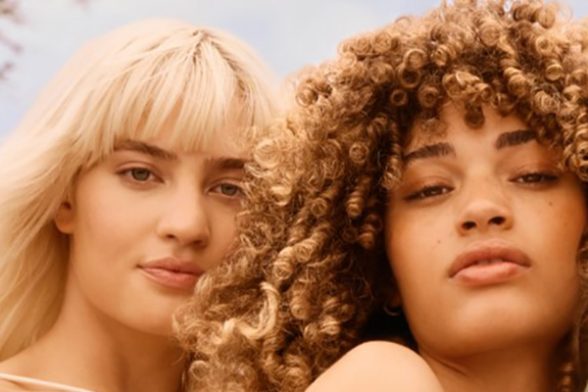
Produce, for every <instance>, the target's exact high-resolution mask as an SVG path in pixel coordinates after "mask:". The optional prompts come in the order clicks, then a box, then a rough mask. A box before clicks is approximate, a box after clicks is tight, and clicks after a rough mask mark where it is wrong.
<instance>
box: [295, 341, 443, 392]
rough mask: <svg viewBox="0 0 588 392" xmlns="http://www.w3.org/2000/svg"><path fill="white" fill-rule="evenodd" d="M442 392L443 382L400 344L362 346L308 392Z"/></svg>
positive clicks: (422, 360)
mask: <svg viewBox="0 0 588 392" xmlns="http://www.w3.org/2000/svg"><path fill="white" fill-rule="evenodd" d="M359 390H369V391H373V392H380V391H381V392H384V391H386V392H388V391H405V390H406V391H414V392H418V391H423V392H442V391H443V389H442V388H441V384H440V383H439V380H438V379H437V377H436V376H435V374H434V373H433V371H432V370H431V368H430V367H429V365H428V364H427V363H426V362H425V360H424V359H423V358H422V357H420V356H419V355H418V354H417V353H415V352H414V351H412V350H410V349H408V348H406V347H404V346H402V345H400V344H396V343H391V342H384V341H373V342H367V343H363V344H360V345H359V346H357V347H355V348H354V349H352V350H351V351H349V352H348V353H347V354H345V355H344V356H343V357H342V358H341V359H340V360H339V361H337V362H336V363H335V364H334V365H333V366H331V367H330V368H329V369H328V370H327V371H326V372H325V373H323V374H322V375H321V376H320V377H319V378H318V379H317V380H316V381H315V382H314V383H313V384H312V385H311V386H310V387H309V388H308V389H307V392H323V391H341V392H346V391H350V392H351V391H359Z"/></svg>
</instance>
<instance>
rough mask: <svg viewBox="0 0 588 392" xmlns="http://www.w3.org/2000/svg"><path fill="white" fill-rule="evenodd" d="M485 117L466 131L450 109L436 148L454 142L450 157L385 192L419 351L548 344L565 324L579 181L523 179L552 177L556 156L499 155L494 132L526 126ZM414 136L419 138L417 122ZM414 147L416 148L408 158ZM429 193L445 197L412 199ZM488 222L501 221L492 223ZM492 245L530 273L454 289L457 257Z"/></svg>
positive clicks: (575, 291)
mask: <svg viewBox="0 0 588 392" xmlns="http://www.w3.org/2000/svg"><path fill="white" fill-rule="evenodd" d="M485 117H486V121H485V123H484V125H483V126H482V128H481V129H475V130H473V129H470V128H468V126H467V125H466V124H465V123H464V121H463V119H462V115H461V113H459V112H458V111H457V109H455V108H454V107H452V106H448V107H447V108H446V109H445V110H444V111H443V112H442V120H444V121H445V123H447V124H448V129H447V132H446V134H445V135H443V136H440V138H439V139H434V141H433V142H437V140H439V141H443V142H449V143H451V144H452V145H453V146H454V148H455V155H449V156H445V157H435V158H426V159H421V160H419V161H415V162H414V163H411V164H410V165H407V167H406V171H405V173H404V176H403V180H402V183H401V184H400V185H399V187H398V188H397V189H396V190H395V191H394V192H392V194H391V201H392V202H391V203H390V205H389V207H388V210H387V213H386V248H387V254H388V257H389V260H390V263H391V267H392V269H393V272H394V275H395V278H396V281H397V282H398V287H399V291H400V296H401V298H402V300H403V308H404V311H405V314H406V316H407V319H408V322H409V324H410V327H411V330H412V332H413V334H414V336H415V338H416V340H417V342H418V344H419V348H420V351H421V353H427V352H429V353H432V354H434V355H437V356H441V357H443V356H459V355H468V354H471V353H472V352H483V351H484V350H489V349H495V348H496V347H500V346H503V347H508V346H509V345H511V344H513V343H515V342H520V341H522V340H524V341H537V342H542V343H545V344H547V345H548V346H550V347H554V346H555V345H557V344H558V343H559V341H560V339H561V338H562V336H564V335H565V334H566V332H567V331H568V330H569V328H570V326H571V324H572V320H573V315H574V311H575V308H576V305H577V301H578V296H579V278H578V274H577V271H576V254H577V251H578V246H579V244H580V239H581V236H582V232H583V230H584V227H585V223H586V222H585V216H586V207H585V203H584V195H583V192H582V188H581V185H580V182H579V181H578V179H577V178H576V177H575V176H574V175H573V174H571V173H569V172H566V173H561V174H559V175H558V179H557V181H551V182H549V181H547V180H543V177H545V176H543V177H540V182H532V183H531V182H528V181H534V180H532V179H531V180H527V177H524V176H523V175H524V174H525V173H527V174H528V173H536V172H543V171H549V172H555V171H557V166H558V165H557V161H558V159H559V156H558V155H557V153H556V152H554V151H552V150H549V149H548V148H546V147H545V146H542V145H540V144H539V143H538V142H536V141H534V140H532V141H530V142H528V143H524V144H522V145H516V146H509V147H506V148H504V149H501V150H497V148H496V147H495V142H496V140H497V138H498V136H499V135H500V134H502V133H505V132H510V131H515V130H520V129H525V128H526V125H525V124H524V123H523V122H522V121H520V120H519V119H518V118H516V117H514V116H508V117H502V116H500V115H499V114H498V113H496V112H494V111H492V110H490V109H487V110H485ZM412 132H417V133H418V132H419V128H418V124H417V125H416V126H415V128H413V130H412ZM430 139H431V138H429V139H427V138H426V137H416V138H413V140H420V141H421V142H420V143H423V141H425V142H424V143H432V141H431V140H430ZM421 146H422V144H414V143H413V144H411V145H409V146H408V148H407V151H411V150H414V149H417V148H419V147H421ZM531 177H532V176H531ZM431 186H433V187H437V188H433V190H434V191H435V192H437V190H439V192H441V191H443V192H446V193H442V194H439V195H434V196H432V197H422V198H420V199H419V198H418V197H416V198H413V199H412V200H410V199H409V196H410V195H413V194H415V192H417V193H416V194H417V196H418V195H419V194H418V192H419V190H420V189H422V188H423V187H431ZM427 192H429V191H427ZM495 217H499V218H500V219H498V221H500V220H502V221H504V222H508V224H502V223H501V224H494V223H490V222H494V221H496V220H492V219H493V218H495ZM472 222H473V223H472ZM465 228H467V229H465ZM493 238H498V239H501V240H504V241H507V242H508V243H509V244H512V246H514V247H516V248H518V249H520V250H522V251H523V252H525V253H526V254H527V255H528V257H529V258H530V260H531V262H532V267H531V268H530V269H529V272H528V273H526V274H525V276H523V277H522V278H520V279H517V280H514V281H512V282H509V283H508V284H501V285H494V286H489V287H485V288H480V289H472V288H464V287H461V286H459V285H456V284H454V282H452V280H451V279H449V278H448V272H447V271H448V269H449V267H450V265H451V264H452V262H453V261H454V260H455V258H456V257H457V256H458V255H459V254H460V252H463V249H465V248H466V247H467V246H468V245H469V244H471V243H472V242H474V241H483V240H487V239H493ZM406 244H411V246H407V245H406ZM432 299H434V300H435V306H434V307H432V306H431V300H432ZM554 315H557V317H555V316H554ZM539 326H540V327H539Z"/></svg>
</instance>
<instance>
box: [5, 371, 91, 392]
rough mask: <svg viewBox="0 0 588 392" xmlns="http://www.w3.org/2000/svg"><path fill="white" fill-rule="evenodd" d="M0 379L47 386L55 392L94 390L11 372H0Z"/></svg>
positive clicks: (86, 391) (89, 391) (87, 391)
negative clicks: (16, 374)
mask: <svg viewBox="0 0 588 392" xmlns="http://www.w3.org/2000/svg"><path fill="white" fill-rule="evenodd" d="M0 380H6V381H11V382H14V383H16V384H25V385H31V386H36V387H43V388H48V389H49V390H50V391H55V392H94V391H91V390H89V389H84V388H76V387H72V386H69V385H65V384H59V383H56V382H50V381H43V380H38V379H36V378H30V377H23V376H15V375H13V374H8V373H2V372H0Z"/></svg>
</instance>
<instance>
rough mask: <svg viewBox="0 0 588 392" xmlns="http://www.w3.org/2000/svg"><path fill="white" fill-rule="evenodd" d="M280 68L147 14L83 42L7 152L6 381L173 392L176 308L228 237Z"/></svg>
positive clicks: (1, 329) (1, 342) (0, 366)
mask: <svg viewBox="0 0 588 392" xmlns="http://www.w3.org/2000/svg"><path fill="white" fill-rule="evenodd" d="M269 75H270V73H268V71H267V70H266V69H265V67H264V66H263V65H262V64H260V62H259V60H258V59H257V57H256V55H255V54H254V53H253V52H252V50H251V49H250V48H248V47H247V46H246V45H244V44H243V43H241V42H240V41H239V40H237V39H235V38H233V37H231V36H230V35H228V34H225V33H222V32H219V31H216V30H213V29H208V28H199V27H195V26H192V25H190V24H187V23H182V22H177V21H168V20H150V21H144V22H138V23H134V24H131V25H129V26H126V27H123V28H120V29H118V30H116V31H114V32H112V33H109V34H107V35H105V36H104V37H101V38H98V39H96V40H94V41H92V42H90V43H88V44H87V45H86V46H85V47H84V48H83V49H81V50H80V51H79V53H77V54H76V55H75V56H74V58H73V59H72V60H71V61H70V62H69V63H68V64H67V65H66V66H65V67H64V69H63V70H62V71H61V72H60V73H59V75H58V76H57V77H56V78H55V80H53V81H52V82H51V84H50V85H49V86H48V88H47V89H46V91H45V92H44V93H43V94H42V96H41V97H40V99H39V100H38V102H37V103H36V105H35V106H34V107H33V108H32V109H31V111H30V113H29V114H28V115H27V116H26V118H25V119H24V121H23V122H22V124H21V125H20V126H19V127H18V128H17V129H16V130H15V131H14V132H13V133H12V134H11V135H10V137H9V138H8V140H6V141H5V142H3V144H2V146H1V149H0V177H1V178H3V181H2V184H1V185H0V314H1V315H2V317H1V318H0V386H1V388H0V389H2V391H24V390H42V391H49V390H50V391H108V392H116V391H119V392H122V391H141V392H148V391H154V392H155V391H156V392H164V391H178V390H180V389H181V388H182V380H181V378H182V377H181V376H182V372H183V369H184V366H185V363H184V358H183V356H182V352H181V351H180V349H179V348H178V346H177V344H176V343H175V342H174V340H173V338H172V315H173V313H174V311H175V310H176V308H177V307H178V306H179V305H180V304H182V303H183V302H184V301H185V300H186V299H187V298H188V297H189V296H190V295H191V293H192V291H193V288H194V285H195V283H196V282H197V281H198V280H199V278H200V277H201V275H202V274H203V273H204V272H205V271H207V270H208V269H209V268H211V267H213V266H215V265H216V264H218V263H219V262H220V261H221V259H222V257H223V255H224V254H225V252H226V251H227V249H228V248H229V247H230V244H231V242H232V240H233V233H234V225H235V223H234V221H235V215H236V213H237V212H238V211H239V209H240V208H241V202H242V198H243V191H242V186H241V182H242V180H243V175H244V174H243V164H244V162H245V161H246V160H247V159H248V148H249V146H250V143H251V142H252V141H253V139H254V138H255V137H256V135H257V134H258V133H259V130H260V129H261V128H263V127H264V125H265V124H266V122H267V121H268V119H269V118H270V117H272V116H273V112H274V109H275V97H274V96H273V89H272V87H271V85H270V82H271V81H270V79H269Z"/></svg>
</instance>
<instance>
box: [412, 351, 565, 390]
mask: <svg viewBox="0 0 588 392" xmlns="http://www.w3.org/2000/svg"><path fill="white" fill-rule="evenodd" d="M421 355H422V356H423V358H424V359H425V360H426V361H427V363H428V364H429V366H431V368H432V369H433V371H434V372H435V374H436V375H437V377H438V378H439V381H440V382H441V385H442V386H443V389H444V391H446V392H457V391H478V392H486V391H488V392H490V391H501V392H515V391H529V392H548V391H553V390H555V389H556V388H555V386H556V385H557V383H558V381H559V379H558V378H559V377H560V375H559V372H558V369H559V368H560V364H561V361H560V360H559V359H556V358H558V357H559V355H558V354H556V353H554V352H553V350H545V349H540V348H529V347H520V348H515V347H510V348H508V349H504V350H497V351H493V352H485V353H480V354H475V355H471V356H468V357H462V358H452V359H449V360H448V359H446V358H441V357H439V356H435V355H429V354H428V353H427V352H421Z"/></svg>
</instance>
